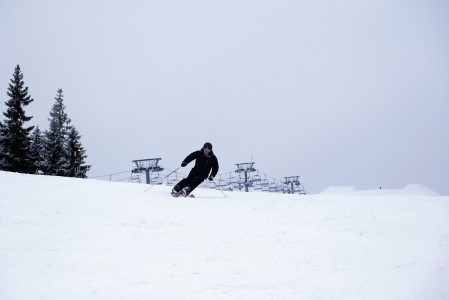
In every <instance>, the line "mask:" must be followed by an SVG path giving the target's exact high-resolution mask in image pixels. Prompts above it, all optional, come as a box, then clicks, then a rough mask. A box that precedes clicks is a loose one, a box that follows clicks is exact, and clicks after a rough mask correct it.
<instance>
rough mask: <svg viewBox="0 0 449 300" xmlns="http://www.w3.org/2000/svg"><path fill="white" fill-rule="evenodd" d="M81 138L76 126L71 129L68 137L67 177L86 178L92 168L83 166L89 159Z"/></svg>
mask: <svg viewBox="0 0 449 300" xmlns="http://www.w3.org/2000/svg"><path fill="white" fill-rule="evenodd" d="M80 139H81V136H80V135H79V133H78V131H77V130H76V129H75V127H74V126H72V128H71V129H70V132H69V134H68V137H67V149H66V151H67V161H66V166H65V167H66V172H67V173H66V176H68V177H79V178H86V177H87V176H86V172H87V171H88V170H89V169H90V166H87V165H83V164H84V163H85V162H84V159H85V158H87V155H86V150H84V148H83V147H82V145H81V142H80Z"/></svg>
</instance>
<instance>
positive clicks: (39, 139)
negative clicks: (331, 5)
mask: <svg viewBox="0 0 449 300" xmlns="http://www.w3.org/2000/svg"><path fill="white" fill-rule="evenodd" d="M30 157H31V159H32V161H33V167H34V172H33V173H35V174H39V173H43V172H44V161H45V160H44V139H43V136H42V133H41V131H40V129H39V127H38V126H36V128H35V129H34V131H33V133H32V134H31V144H30Z"/></svg>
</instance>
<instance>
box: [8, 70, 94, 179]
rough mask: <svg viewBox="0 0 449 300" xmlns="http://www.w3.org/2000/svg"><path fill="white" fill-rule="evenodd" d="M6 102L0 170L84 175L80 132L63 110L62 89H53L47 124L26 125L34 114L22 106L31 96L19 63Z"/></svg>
mask: <svg viewBox="0 0 449 300" xmlns="http://www.w3.org/2000/svg"><path fill="white" fill-rule="evenodd" d="M7 95H8V97H9V99H8V100H7V101H6V102H5V105H6V111H5V112H4V113H3V115H4V117H5V119H4V121H0V170H3V171H10V172H19V173H27V174H45V175H57V176H66V177H80V178H86V173H87V171H89V169H90V166H89V165H86V164H85V161H84V160H85V159H86V158H87V155H86V150H85V149H84V148H83V146H82V145H81V141H80V139H81V136H80V134H79V133H78V131H77V130H76V128H75V126H73V125H71V120H70V118H69V117H68V115H67V113H66V112H65V105H64V101H63V94H62V90H61V89H59V90H58V91H57V93H56V97H55V103H54V105H53V107H52V109H51V111H50V118H48V121H49V128H48V129H47V130H44V131H43V132H42V131H41V130H40V129H39V126H27V125H26V123H28V122H30V120H31V119H32V118H33V117H31V116H27V115H26V113H25V107H26V106H28V105H29V104H30V103H31V102H33V101H34V100H33V99H32V98H31V96H30V95H28V87H25V86H24V81H23V74H22V72H21V70H20V66H19V65H17V67H16V68H15V70H14V74H13V78H12V79H11V83H10V84H9V87H8V92H7Z"/></svg>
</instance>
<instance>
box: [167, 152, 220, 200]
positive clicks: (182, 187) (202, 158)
mask: <svg viewBox="0 0 449 300" xmlns="http://www.w3.org/2000/svg"><path fill="white" fill-rule="evenodd" d="M192 160H195V166H194V167H193V168H192V170H191V171H190V173H189V176H187V178H183V179H182V180H181V181H180V182H178V184H176V185H175V186H174V188H173V189H172V191H171V194H172V196H174V197H178V196H184V197H187V196H188V195H190V193H191V192H192V191H193V190H194V189H195V188H196V187H197V186H198V185H200V183H201V182H203V181H204V180H205V179H206V178H209V180H210V181H212V180H214V177H215V176H216V175H217V173H218V159H217V157H216V156H215V154H214V152H213V151H212V144H211V143H205V144H204V146H203V148H201V150H198V151H194V152H192V153H190V154H189V155H187V157H186V158H185V159H184V160H183V161H182V163H181V167H185V166H187V164H188V163H190V162H191V161H192ZM209 173H210V174H209Z"/></svg>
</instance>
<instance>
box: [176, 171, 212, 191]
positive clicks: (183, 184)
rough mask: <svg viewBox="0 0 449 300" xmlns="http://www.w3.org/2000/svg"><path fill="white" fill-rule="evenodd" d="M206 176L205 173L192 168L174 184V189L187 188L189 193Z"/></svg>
mask: <svg viewBox="0 0 449 300" xmlns="http://www.w3.org/2000/svg"><path fill="white" fill-rule="evenodd" d="M206 178H207V174H206V175H204V174H202V173H198V172H197V171H195V170H194V169H192V170H191V171H190V173H189V176H187V177H186V178H183V179H182V180H181V181H180V182H178V184H177V185H175V187H174V189H175V190H176V191H178V192H179V191H181V190H182V189H183V188H188V189H189V193H190V192H192V191H193V190H194V189H196V187H197V186H199V185H200V184H201V182H203V181H204V179H206Z"/></svg>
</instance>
